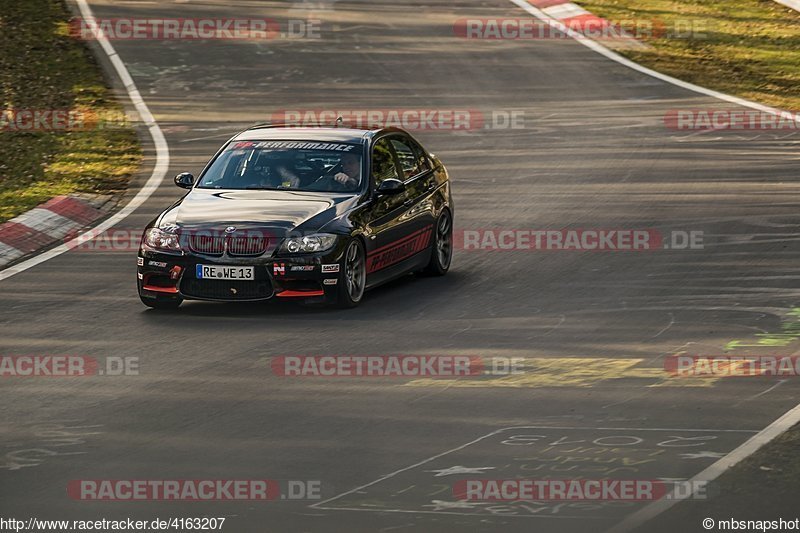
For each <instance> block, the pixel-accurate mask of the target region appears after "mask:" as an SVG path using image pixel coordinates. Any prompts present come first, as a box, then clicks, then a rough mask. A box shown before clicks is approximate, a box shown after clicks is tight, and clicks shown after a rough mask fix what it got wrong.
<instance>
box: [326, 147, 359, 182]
mask: <svg viewBox="0 0 800 533" xmlns="http://www.w3.org/2000/svg"><path fill="white" fill-rule="evenodd" d="M339 164H340V165H341V166H342V171H341V172H337V173H336V174H335V175H334V176H333V179H334V180H335V181H336V182H338V183H341V184H342V185H344V186H346V187H348V188H349V189H355V188H356V187H358V186H359V184H360V183H361V159H360V158H359V157H358V156H357V155H356V154H343V155H342V158H341V160H339Z"/></svg>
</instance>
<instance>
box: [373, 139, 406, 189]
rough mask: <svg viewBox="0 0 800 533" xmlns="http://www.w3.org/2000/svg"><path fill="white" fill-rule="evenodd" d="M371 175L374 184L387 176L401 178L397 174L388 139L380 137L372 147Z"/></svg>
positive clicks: (379, 182) (376, 184) (377, 183)
mask: <svg viewBox="0 0 800 533" xmlns="http://www.w3.org/2000/svg"><path fill="white" fill-rule="evenodd" d="M372 177H373V178H374V179H375V186H378V185H380V184H381V182H382V181H383V180H385V179H387V178H395V179H401V178H400V176H398V175H397V167H396V166H395V164H394V158H393V157H392V145H391V144H390V143H389V140H388V139H380V140H379V141H378V142H376V143H375V146H374V147H373V148H372Z"/></svg>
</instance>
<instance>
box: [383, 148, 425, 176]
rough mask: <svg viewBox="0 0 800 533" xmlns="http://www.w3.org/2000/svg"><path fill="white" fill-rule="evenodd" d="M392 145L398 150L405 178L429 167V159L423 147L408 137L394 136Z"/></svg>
mask: <svg viewBox="0 0 800 533" xmlns="http://www.w3.org/2000/svg"><path fill="white" fill-rule="evenodd" d="M392 146H394V149H395V151H396V152H397V159H398V160H400V167H401V168H402V169H403V174H405V176H404V180H405V179H408V178H411V177H413V176H416V175H417V174H419V173H420V172H424V171H425V170H428V169H429V166H428V160H427V158H426V157H425V154H424V152H423V151H422V148H420V147H419V146H417V144H416V143H415V142H414V141H412V140H411V139H408V138H405V137H403V138H393V139H392Z"/></svg>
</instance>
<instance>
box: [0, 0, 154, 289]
mask: <svg viewBox="0 0 800 533" xmlns="http://www.w3.org/2000/svg"><path fill="white" fill-rule="evenodd" d="M75 1H76V2H77V4H78V8H79V9H80V11H81V15H82V16H83V19H84V20H85V21H86V23H87V24H89V26H90V27H91V28H92V29H93V30H94V31H93V32H92V34H93V35H98V42H99V43H100V46H101V47H102V49H103V52H105V54H106V55H107V56H108V59H109V60H110V61H111V64H112V65H114V70H116V72H117V75H118V76H119V78H120V80H122V84H123V85H124V86H125V90H126V91H127V92H128V97H129V98H130V100H131V103H132V104H133V106H134V107H135V108H136V111H137V112H138V113H139V116H140V117H141V118H142V121H143V122H144V124H145V125H146V126H147V130H148V131H149V132H150V136H151V137H152V138H153V144H154V145H155V148H156V162H155V165H154V167H153V173H152V174H151V175H150V178H148V180H147V182H146V183H145V184H144V186H143V187H142V188H141V189H140V190H139V192H138V193H136V196H134V197H133V198H132V199H131V201H130V202H128V203H127V204H126V205H125V207H123V208H122V209H120V210H119V211H118V212H116V213H114V214H113V215H112V216H110V217H109V218H107V219H106V220H104V221H103V222H101V223H100V224H98V225H97V226H95V227H94V228H92V229H90V230H87V231H85V232H83V233H81V234H80V235H78V236H77V237H75V238H74V239H72V240H71V241H69V242H66V243H64V244H61V245H59V246H56V247H55V248H52V249H50V250H48V251H46V252H43V253H41V254H39V255H37V256H34V257H31V258H30V259H28V260H26V261H23V262H21V263H19V264H17V265H14V266H12V267H9V268H7V269H5V270H3V271H0V281H2V280H4V279H8V278H10V277H11V276H14V275H16V274H19V273H20V272H24V271H26V270H28V269H29V268H32V267H35V266H36V265H38V264H40V263H44V262H45V261H48V260H50V259H52V258H54V257H58V256H59V255H61V254H63V253H64V252H68V251H69V250H71V249H73V248H75V247H76V246H77V245H79V244H81V243H83V242H86V241H88V240H91V239H93V238H94V237H96V236H98V235H100V234H101V233H102V232H104V231H106V230H107V229H109V228H112V227H114V226H115V225H117V224H119V223H120V222H121V221H122V220H124V219H125V218H126V217H128V215H130V214H131V213H133V212H134V211H135V210H136V209H137V208H139V207H140V206H141V205H142V204H143V203H144V202H145V201H146V200H147V199H148V198H150V196H151V195H152V194H153V193H154V192H155V191H156V190H157V189H158V187H159V186H160V185H161V182H162V181H163V180H164V176H166V175H167V170H168V169H169V146H168V145H167V140H166V139H165V138H164V133H163V132H162V131H161V128H160V127H159V126H158V123H157V122H156V119H155V118H154V117H153V114H152V113H150V109H149V108H148V107H147V104H146V103H145V102H144V99H143V98H142V95H141V94H139V89H137V88H136V84H135V83H134V82H133V78H131V75H130V72H128V69H127V67H126V66H125V63H123V62H122V60H121V59H120V57H119V55H118V54H117V51H116V50H114V47H113V46H112V45H111V43H110V42H109V41H108V39H107V38H106V37H105V36H104V35H102V32H99V31H97V28H96V26H97V24H96V22H95V18H94V13H92V9H91V8H90V7H89V4H88V3H87V1H86V0H75Z"/></svg>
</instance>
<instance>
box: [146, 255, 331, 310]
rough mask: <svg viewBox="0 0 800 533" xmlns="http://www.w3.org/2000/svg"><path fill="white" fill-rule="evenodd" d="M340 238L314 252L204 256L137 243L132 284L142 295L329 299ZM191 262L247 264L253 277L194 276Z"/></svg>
mask: <svg viewBox="0 0 800 533" xmlns="http://www.w3.org/2000/svg"><path fill="white" fill-rule="evenodd" d="M343 253H344V246H343V243H337V245H336V246H334V248H332V249H331V250H328V251H326V252H322V253H318V254H297V255H292V256H283V257H272V256H270V257H252V258H244V257H235V258H234V257H227V256H222V257H209V256H203V255H198V254H192V253H185V254H183V255H173V254H167V253H162V252H157V251H152V250H149V249H140V250H139V256H138V258H137V285H138V289H139V295H140V296H141V297H142V298H150V299H158V300H180V299H185V300H207V301H218V302H247V301H251V302H252V301H262V300H269V299H271V298H286V299H305V300H311V301H331V302H332V301H335V299H336V295H337V289H338V285H339V283H342V281H341V280H340V276H341V274H342V273H341V270H342V268H341V263H342V255H343ZM197 265H218V266H232V267H236V266H252V267H254V274H255V279H254V280H232V281H227V280H219V279H199V278H198V277H197V275H196V273H197Z"/></svg>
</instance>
